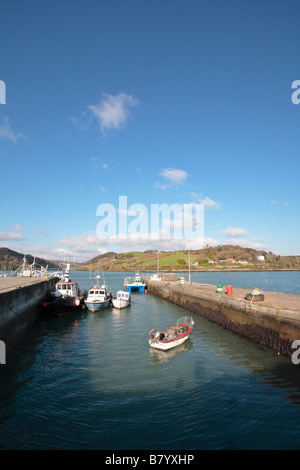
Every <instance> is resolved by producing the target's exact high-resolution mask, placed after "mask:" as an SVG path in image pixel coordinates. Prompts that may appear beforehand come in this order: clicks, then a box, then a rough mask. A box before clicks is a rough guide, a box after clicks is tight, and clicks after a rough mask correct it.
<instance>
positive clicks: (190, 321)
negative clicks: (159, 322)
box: [176, 317, 194, 326]
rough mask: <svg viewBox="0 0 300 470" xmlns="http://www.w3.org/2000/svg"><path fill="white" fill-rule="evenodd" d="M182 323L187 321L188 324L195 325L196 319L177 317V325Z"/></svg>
mask: <svg viewBox="0 0 300 470" xmlns="http://www.w3.org/2000/svg"><path fill="white" fill-rule="evenodd" d="M180 323H187V324H188V325H191V326H193V325H194V320H193V318H192V317H181V318H178V319H177V323H176V324H177V325H179V324H180Z"/></svg>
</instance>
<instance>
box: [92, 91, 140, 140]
mask: <svg viewBox="0 0 300 470" xmlns="http://www.w3.org/2000/svg"><path fill="white" fill-rule="evenodd" d="M138 104H139V101H138V100H137V99H136V98H135V97H134V96H132V95H127V94H126V93H122V92H120V93H118V94H117V95H109V94H107V93H104V98H103V100H102V101H100V103H98V104H97V105H91V106H89V107H88V109H89V110H90V111H91V112H92V115H93V117H94V118H95V119H96V121H97V123H98V125H99V127H100V130H101V132H102V133H103V134H105V132H106V131H108V130H111V129H120V127H121V126H123V125H124V124H125V123H126V121H127V120H128V118H129V117H130V111H129V110H130V109H131V108H133V107H135V106H137V105H138Z"/></svg>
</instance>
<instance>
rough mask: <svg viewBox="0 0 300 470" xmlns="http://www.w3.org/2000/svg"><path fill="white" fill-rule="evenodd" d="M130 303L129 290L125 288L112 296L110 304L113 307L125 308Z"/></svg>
mask: <svg viewBox="0 0 300 470" xmlns="http://www.w3.org/2000/svg"><path fill="white" fill-rule="evenodd" d="M130 303H131V295H130V292H127V291H126V290H119V291H118V292H117V295H116V296H115V297H113V298H112V304H113V306H114V307H115V308H125V307H128V306H129V305H130Z"/></svg>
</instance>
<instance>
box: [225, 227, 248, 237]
mask: <svg viewBox="0 0 300 470" xmlns="http://www.w3.org/2000/svg"><path fill="white" fill-rule="evenodd" d="M219 232H220V233H225V235H228V237H241V236H245V235H247V232H246V230H245V229H244V228H240V227H227V228H226V229H225V230H220V231H219Z"/></svg>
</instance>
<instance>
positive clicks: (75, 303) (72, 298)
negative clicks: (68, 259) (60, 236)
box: [44, 263, 85, 315]
mask: <svg viewBox="0 0 300 470" xmlns="http://www.w3.org/2000/svg"><path fill="white" fill-rule="evenodd" d="M84 298H85V295H84V294H83V293H82V292H81V291H80V289H79V287H78V282H76V281H74V282H72V281H71V278H70V263H67V267H66V270H65V274H64V275H63V276H62V278H61V280H60V281H58V282H57V283H56V284H55V291H51V292H50V293H49V294H48V295H47V296H46V299H45V302H44V311H45V312H47V313H51V314H54V315H65V314H68V313H73V312H76V311H79V310H82V309H83V308H85V307H84Z"/></svg>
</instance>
